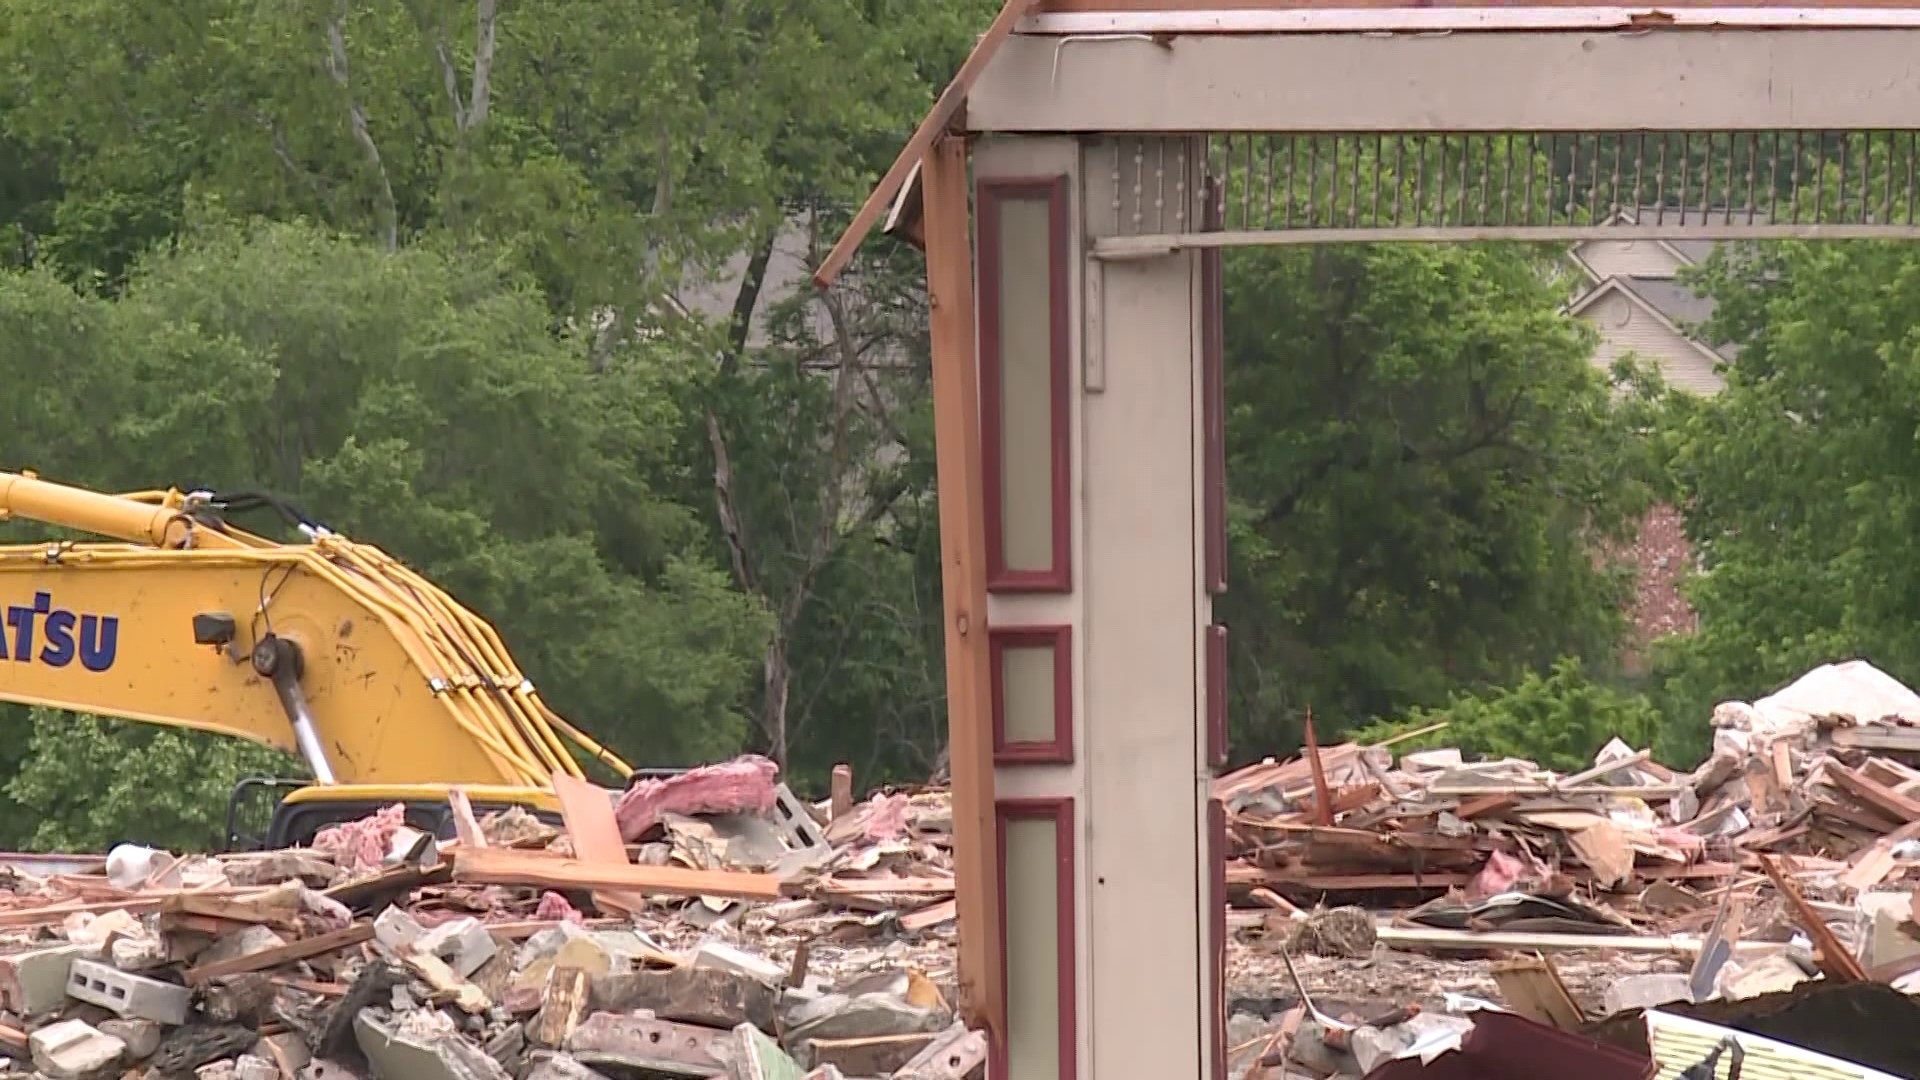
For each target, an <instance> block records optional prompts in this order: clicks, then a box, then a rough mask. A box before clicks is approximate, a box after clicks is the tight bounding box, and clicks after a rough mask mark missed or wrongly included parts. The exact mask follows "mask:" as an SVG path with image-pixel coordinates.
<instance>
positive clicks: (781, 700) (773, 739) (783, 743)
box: [760, 630, 793, 773]
mask: <svg viewBox="0 0 1920 1080" xmlns="http://www.w3.org/2000/svg"><path fill="white" fill-rule="evenodd" d="M760 667H761V674H762V676H763V678H764V680H765V686H764V689H765V691H766V692H765V694H764V695H763V697H762V701H761V706H760V726H761V727H763V728H764V729H766V733H767V756H768V757H770V758H772V759H773V761H774V764H776V765H778V766H780V771H781V772H783V773H784V772H786V770H787V698H788V695H789V691H790V689H791V686H792V682H793V670H792V669H791V668H790V667H788V666H787V633H786V631H785V630H777V631H775V632H774V634H773V637H772V638H770V639H769V640H768V641H767V651H766V655H765V657H764V658H763V659H762V660H761V665H760Z"/></svg>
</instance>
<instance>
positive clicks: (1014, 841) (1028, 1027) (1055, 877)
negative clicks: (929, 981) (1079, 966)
mask: <svg viewBox="0 0 1920 1080" xmlns="http://www.w3.org/2000/svg"><path fill="white" fill-rule="evenodd" d="M1058 854H1059V836H1058V834H1057V832H1056V829H1055V825H1054V819H1053V818H1052V817H1051V816H1048V817H1045V818H1012V819H1009V820H1008V821H1007V838H1006V857H1007V864H1006V865H1007V869H1006V890H1007V926H1006V932H1007V958H1006V964H1007V1076H1008V1078H1009V1080H1062V1078H1061V1076H1060V1064H1061V1063H1060V940H1059V937H1060V935H1059V927H1060V908H1059V899H1060V890H1059V866H1058V863H1057V861H1056V860H1057V857H1058Z"/></svg>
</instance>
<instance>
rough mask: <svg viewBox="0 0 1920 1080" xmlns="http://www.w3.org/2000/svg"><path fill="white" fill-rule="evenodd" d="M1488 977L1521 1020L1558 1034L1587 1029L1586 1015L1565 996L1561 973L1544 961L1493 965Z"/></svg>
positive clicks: (1538, 958) (1531, 959) (1526, 959)
mask: <svg viewBox="0 0 1920 1080" xmlns="http://www.w3.org/2000/svg"><path fill="white" fill-rule="evenodd" d="M1491 974H1492V975H1493V983H1494V985H1495V986H1497V987H1499V988H1500V996H1501V997H1504V998H1506V999H1507V1004H1509V1005H1511V1006H1513V1011H1514V1012H1517V1013H1519V1014H1520V1015H1521V1016H1524V1017H1526V1018H1527V1019H1529V1020H1533V1021H1537V1022H1539V1023H1542V1024H1546V1025H1548V1026H1550V1027H1556V1028H1559V1029H1560V1030H1561V1031H1579V1030H1581V1029H1582V1028H1584V1027H1586V1025H1587V1018H1586V1015H1585V1014H1584V1013H1582V1012H1581V1011H1580V1005H1579V1003H1578V1002H1576V1001H1574V1000H1573V995H1572V994H1570V993H1568V992H1567V984H1566V983H1564V982H1562V981H1561V980H1560V972H1559V971H1558V970H1557V969H1556V968H1555V967H1554V966H1553V962H1552V961H1550V960H1548V959H1547V958H1546V957H1544V956H1539V955H1535V956H1527V957H1522V958H1520V959H1517V960H1506V961H1502V962H1500V963H1497V964H1495V965H1493V968H1492V972H1491Z"/></svg>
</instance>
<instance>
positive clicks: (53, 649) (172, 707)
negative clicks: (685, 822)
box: [0, 472, 632, 795]
mask: <svg viewBox="0 0 1920 1080" xmlns="http://www.w3.org/2000/svg"><path fill="white" fill-rule="evenodd" d="M261 504H267V505H271V506H273V507H274V508H276V509H278V510H280V511H281V512H282V513H283V514H286V515H287V516H288V517H289V518H290V519H292V520H293V521H294V523H295V524H296V525H297V527H298V528H299V530H300V531H301V532H302V533H303V534H304V535H305V536H306V538H307V539H306V542H305V543H297V544H281V543H276V542H274V541H272V540H269V539H266V538H264V537H262V536H258V535H255V534H253V533H249V532H246V531H243V530H241V529H239V528H236V527H234V526H233V525H231V524H230V523H228V522H227V521H226V520H225V519H224V518H223V516H222V513H223V511H225V510H227V509H229V508H231V509H235V510H238V509H244V508H248V507H251V506H257V505H261ZM7 519H12V520H22V519H25V520H33V521H38V522H42V523H45V524H48V525H54V526H59V527H63V528H66V529H70V530H74V531H77V532H81V533H88V534H93V535H95V536H100V537H107V538H111V540H110V541H104V542H94V541H67V540H61V541H49V542H45V543H39V544H31V545H14V546H0V700H5V701H13V702H23V703H26V704H32V705H49V706H55V707H58V708H62V709H72V710H76V711H80V712H90V713H96V714H100V715H105V716H115V717H122V718H126V719H130V720H138V721H145V722H149V723H155V724H165V725H170V726H177V727H188V728H197V729H200V730H204V731H214V732H221V733H224V734H228V735H234V736H238V737H241V738H245V739H251V740H253V741H254V742H258V743H263V744H265V745H268V746H274V747H278V748H280V749H283V750H287V751H290V752H295V753H298V754H299V756H300V757H301V758H302V759H304V760H305V761H306V763H307V767H308V768H309V769H310V770H311V771H312V774H313V776H314V778H315V780H316V781H317V782H318V783H319V784H321V785H333V784H342V785H375V786H387V787H391V786H393V785H455V784H458V785H482V786H485V787H489V788H504V789H521V788H533V789H542V788H546V787H547V786H548V785H549V782H550V778H551V776H552V774H553V773H555V772H564V773H567V774H569V775H572V776H586V770H585V768H584V767H583V764H582V762H583V760H584V761H587V762H592V761H599V762H603V763H604V764H605V765H606V766H607V767H608V768H609V769H611V770H612V771H613V772H615V773H617V774H618V776H619V777H620V778H621V779H623V780H624V779H625V778H626V777H627V776H628V775H629V774H630V773H631V771H632V770H631V769H630V768H629V767H628V766H627V764H626V763H625V762H623V761H621V760H619V759H618V758H617V757H615V756H614V755H613V754H611V753H610V752H608V751H607V750H606V749H605V748H604V747H602V746H600V745H599V744H598V743H596V742H595V741H594V740H593V739H591V738H589V737H588V736H587V735H586V734H585V733H583V732H581V731H580V730H578V729H576V728H575V727H573V726H572V725H571V724H568V723H567V722H566V721H565V720H563V719H562V718H561V717H559V716H558V715H557V714H555V713H554V712H553V710H552V709H550V708H548V707H547V705H546V704H545V703H544V702H543V701H542V700H541V699H540V696H539V694H538V693H537V692H536V691H535V689H534V687H533V684H532V683H531V681H529V680H528V679H527V677H526V676H525V675H524V674H522V673H521V672H520V670H519V669H518V668H517V667H516V666H515V665H514V663H513V659H512V657H511V656H509V655H508V653H507V650H506V647H505V646H504V645H503V644H502V643H501V640H500V636H499V634H498V633H497V632H495V630H494V628H493V627H492V626H490V625H488V623H487V622H486V621H485V620H484V619H482V618H481V617H480V616H478V615H476V614H474V613H473V612H471V611H469V610H467V609H466V608H464V607H462V606H461V605H460V604H459V603H458V602H457V601H455V600H454V599H453V598H452V597H451V596H449V595H448V594H447V593H445V592H444V591H442V590H441V589H440V588H438V587H437V586H435V585H434V584H433V583H432V582H429V581H427V580H426V579H425V578H422V577H421V576H420V575H418V574H416V573H414V572H413V571H411V570H409V569H407V568H406V567H405V566H403V565H401V564H400V563H399V562H398V561H396V560H395V559H393V558H392V557H391V556H389V555H388V554H386V553H385V552H383V551H381V550H380V549H379V548H376V547H373V546H370V545H367V544H360V543H355V542H354V541H352V540H349V539H348V538H346V537H344V536H341V535H339V534H337V533H334V532H331V531H329V530H327V529H325V528H322V527H320V526H317V525H315V524H313V523H311V522H309V521H306V520H304V518H302V517H300V516H299V515H298V514H297V513H295V512H294V511H292V509H291V508H290V507H287V506H286V505H285V504H284V503H281V502H279V501H277V500H272V499H270V498H269V497H266V496H259V495H246V496H233V497H216V496H214V495H211V494H209V493H205V492H194V493H186V492H181V491H178V490H169V491H164V492H144V493H137V494H129V495H108V494H102V493H99V492H94V491H88V490H85V489H83V488H76V487H70V486H66V485H62V484H55V483H50V482H48V481H45V480H41V479H39V478H38V477H36V476H34V475H33V474H31V473H9V472H0V520H7ZM342 794H343V795H344V794H346V793H345V792H342Z"/></svg>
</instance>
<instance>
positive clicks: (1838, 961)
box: [1760, 769, 1867, 982]
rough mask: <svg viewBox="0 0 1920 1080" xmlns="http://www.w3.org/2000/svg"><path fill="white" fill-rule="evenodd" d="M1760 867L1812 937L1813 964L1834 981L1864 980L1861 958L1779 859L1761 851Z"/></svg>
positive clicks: (1796, 920)
mask: <svg viewBox="0 0 1920 1080" xmlns="http://www.w3.org/2000/svg"><path fill="white" fill-rule="evenodd" d="M1834 771H1835V772H1839V771H1841V770H1838V769H1836V770H1834ZM1760 868H1761V869H1762V870H1765V871H1766V872H1767V876H1768V877H1769V878H1772V879H1773V887H1774V888H1776V889H1779V890H1780V895H1781V896H1783V897H1785V898H1786V901H1787V906H1788V908H1789V909H1790V910H1791V911H1792V912H1793V916H1794V919H1793V921H1794V922H1795V923H1797V924H1799V927H1800V929H1802V930H1805V931H1806V932H1807V937H1809V938H1811V939H1812V940H1813V947H1814V949H1815V950H1816V957H1815V964H1816V965H1817V966H1818V967H1819V968H1820V970H1821V971H1822V972H1824V973H1825V974H1826V976H1827V978H1829V979H1832V980H1833V981H1834V982H1866V981H1867V973H1866V970H1865V969H1863V968H1862V967H1861V966H1860V961H1859V960H1857V959H1855V958H1854V955H1853V953H1852V952H1851V951H1849V950H1848V949H1847V947H1846V946H1845V945H1843V944H1841V942H1840V939H1839V937H1838V936H1836V935H1835V934H1834V932H1833V928H1832V927H1830V926H1828V925H1827V920H1826V919H1824V918H1822V917H1821V915H1820V912H1819V911H1818V910H1816V909H1815V908H1814V906H1813V905H1812V904H1809V903H1807V898H1806V897H1805V896H1803V895H1801V892H1800V886H1798V885H1796V884H1795V883H1794V882H1793V880H1792V879H1791V878H1789V877H1787V875H1786V874H1784V873H1782V872H1781V871H1780V866H1779V864H1778V862H1777V861H1776V860H1775V859H1773V858H1772V857H1771V856H1767V855H1762V856H1761V857H1760Z"/></svg>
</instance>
